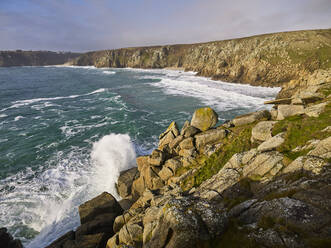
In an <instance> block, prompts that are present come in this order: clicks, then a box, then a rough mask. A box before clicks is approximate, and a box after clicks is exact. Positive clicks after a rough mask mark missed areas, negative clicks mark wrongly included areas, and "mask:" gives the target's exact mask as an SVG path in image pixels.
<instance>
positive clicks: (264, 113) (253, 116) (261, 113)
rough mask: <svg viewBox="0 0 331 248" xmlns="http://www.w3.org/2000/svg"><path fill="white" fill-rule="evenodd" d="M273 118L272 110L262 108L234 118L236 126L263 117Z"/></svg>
mask: <svg viewBox="0 0 331 248" xmlns="http://www.w3.org/2000/svg"><path fill="white" fill-rule="evenodd" d="M270 118H271V115H270V112H269V111H267V110H261V111H257V112H253V113H249V114H245V115H240V116H238V117H236V118H234V119H233V124H234V125H235V126H242V125H247V124H250V123H253V122H255V121H259V120H262V119H267V120H269V119H270Z"/></svg>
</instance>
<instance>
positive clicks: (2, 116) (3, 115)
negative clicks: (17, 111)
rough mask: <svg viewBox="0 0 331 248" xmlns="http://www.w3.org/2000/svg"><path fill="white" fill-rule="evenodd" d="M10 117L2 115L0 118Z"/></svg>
mask: <svg viewBox="0 0 331 248" xmlns="http://www.w3.org/2000/svg"><path fill="white" fill-rule="evenodd" d="M7 116H8V115H6V114H1V115H0V118H5V117H7Z"/></svg>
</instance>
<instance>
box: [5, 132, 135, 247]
mask: <svg viewBox="0 0 331 248" xmlns="http://www.w3.org/2000/svg"><path fill="white" fill-rule="evenodd" d="M54 145H56V144H54ZM135 157H136V155H135V150H134V147H133V144H132V143H131V141H130V137H129V136H128V135H125V134H110V135H106V136H104V137H103V138H101V139H100V140H99V141H97V142H95V143H94V144H93V148H92V151H91V153H90V156H89V155H88V153H87V151H86V149H82V148H79V147H71V148H70V152H69V153H65V152H58V153H57V154H56V155H55V156H54V157H53V158H52V159H50V161H48V162H47V163H46V164H44V165H41V166H40V167H39V168H38V171H34V170H32V169H31V168H26V170H25V171H21V172H19V173H18V174H16V175H14V176H10V177H7V178H6V179H3V180H1V181H0V226H3V225H6V226H7V227H9V228H12V227H13V226H14V225H17V223H21V227H17V226H16V227H15V229H16V230H17V233H14V235H15V236H18V237H20V235H19V232H24V231H27V230H29V229H30V230H34V231H37V232H40V233H39V235H37V236H36V238H35V239H34V240H32V241H31V242H30V243H25V246H26V247H27V248H39V247H45V246H46V245H48V244H49V243H50V242H51V241H53V240H55V239H56V238H58V237H60V236H61V235H63V234H64V233H65V232H67V231H69V230H72V229H74V228H75V227H77V226H78V225H79V216H78V211H77V207H78V206H79V205H80V204H82V203H83V202H84V201H86V200H89V199H91V198H93V197H95V196H97V195H98V194H100V193H101V192H103V191H107V192H109V193H111V194H113V195H114V196H116V197H118V196H117V193H116V190H115V182H116V180H117V177H118V176H119V173H120V171H121V170H125V169H128V168H130V167H132V166H134V164H135ZM22 228H23V229H22ZM23 241H24V240H23ZM25 241H26V240H25Z"/></svg>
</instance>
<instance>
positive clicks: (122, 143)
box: [91, 134, 136, 197]
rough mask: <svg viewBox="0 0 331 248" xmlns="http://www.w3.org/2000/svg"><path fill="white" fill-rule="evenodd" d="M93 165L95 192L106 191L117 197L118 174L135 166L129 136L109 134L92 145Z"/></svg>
mask: <svg viewBox="0 0 331 248" xmlns="http://www.w3.org/2000/svg"><path fill="white" fill-rule="evenodd" d="M91 158H92V161H93V164H94V165H95V171H96V174H95V180H96V181H97V182H95V184H96V185H95V187H96V190H97V191H100V192H102V191H108V192H110V193H112V194H113V195H114V196H116V197H118V195H117V192H116V189H115V183H116V181H117V178H118V177H119V175H120V172H121V171H123V170H126V169H129V168H131V167H133V166H134V165H135V159H136V153H135V149H134V146H133V144H132V143H131V141H130V136H129V135H127V134H110V135H106V136H104V137H102V138H101V139H100V140H99V141H98V142H95V143H94V144H93V149H92V153H91Z"/></svg>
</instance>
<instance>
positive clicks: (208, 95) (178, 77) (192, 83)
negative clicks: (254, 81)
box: [139, 70, 280, 111]
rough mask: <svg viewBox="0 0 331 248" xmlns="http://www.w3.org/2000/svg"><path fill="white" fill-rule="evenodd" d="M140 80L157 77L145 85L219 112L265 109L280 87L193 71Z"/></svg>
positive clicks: (152, 77)
mask: <svg viewBox="0 0 331 248" xmlns="http://www.w3.org/2000/svg"><path fill="white" fill-rule="evenodd" d="M139 78H141V79H151V80H157V81H156V82H150V83H148V84H150V85H152V86H154V87H158V88H161V89H162V90H163V92H164V93H165V94H168V95H183V96H190V97H194V98H198V99H200V100H201V101H202V102H203V104H205V105H209V106H213V107H215V108H216V109H217V110H219V111H224V110H225V111H226V110H231V109H234V108H251V109H252V110H254V109H259V108H265V106H263V102H264V101H265V100H266V99H269V98H273V97H274V96H275V95H276V94H277V93H278V92H279V90H280V88H270V87H259V86H258V87H256V86H251V85H243V84H236V83H226V82H222V81H214V80H211V79H209V78H204V77H198V76H195V75H194V74H193V73H192V72H189V73H187V72H180V71H172V70H167V71H166V70H165V71H164V73H163V75H153V74H152V75H143V76H140V77H139Z"/></svg>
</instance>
